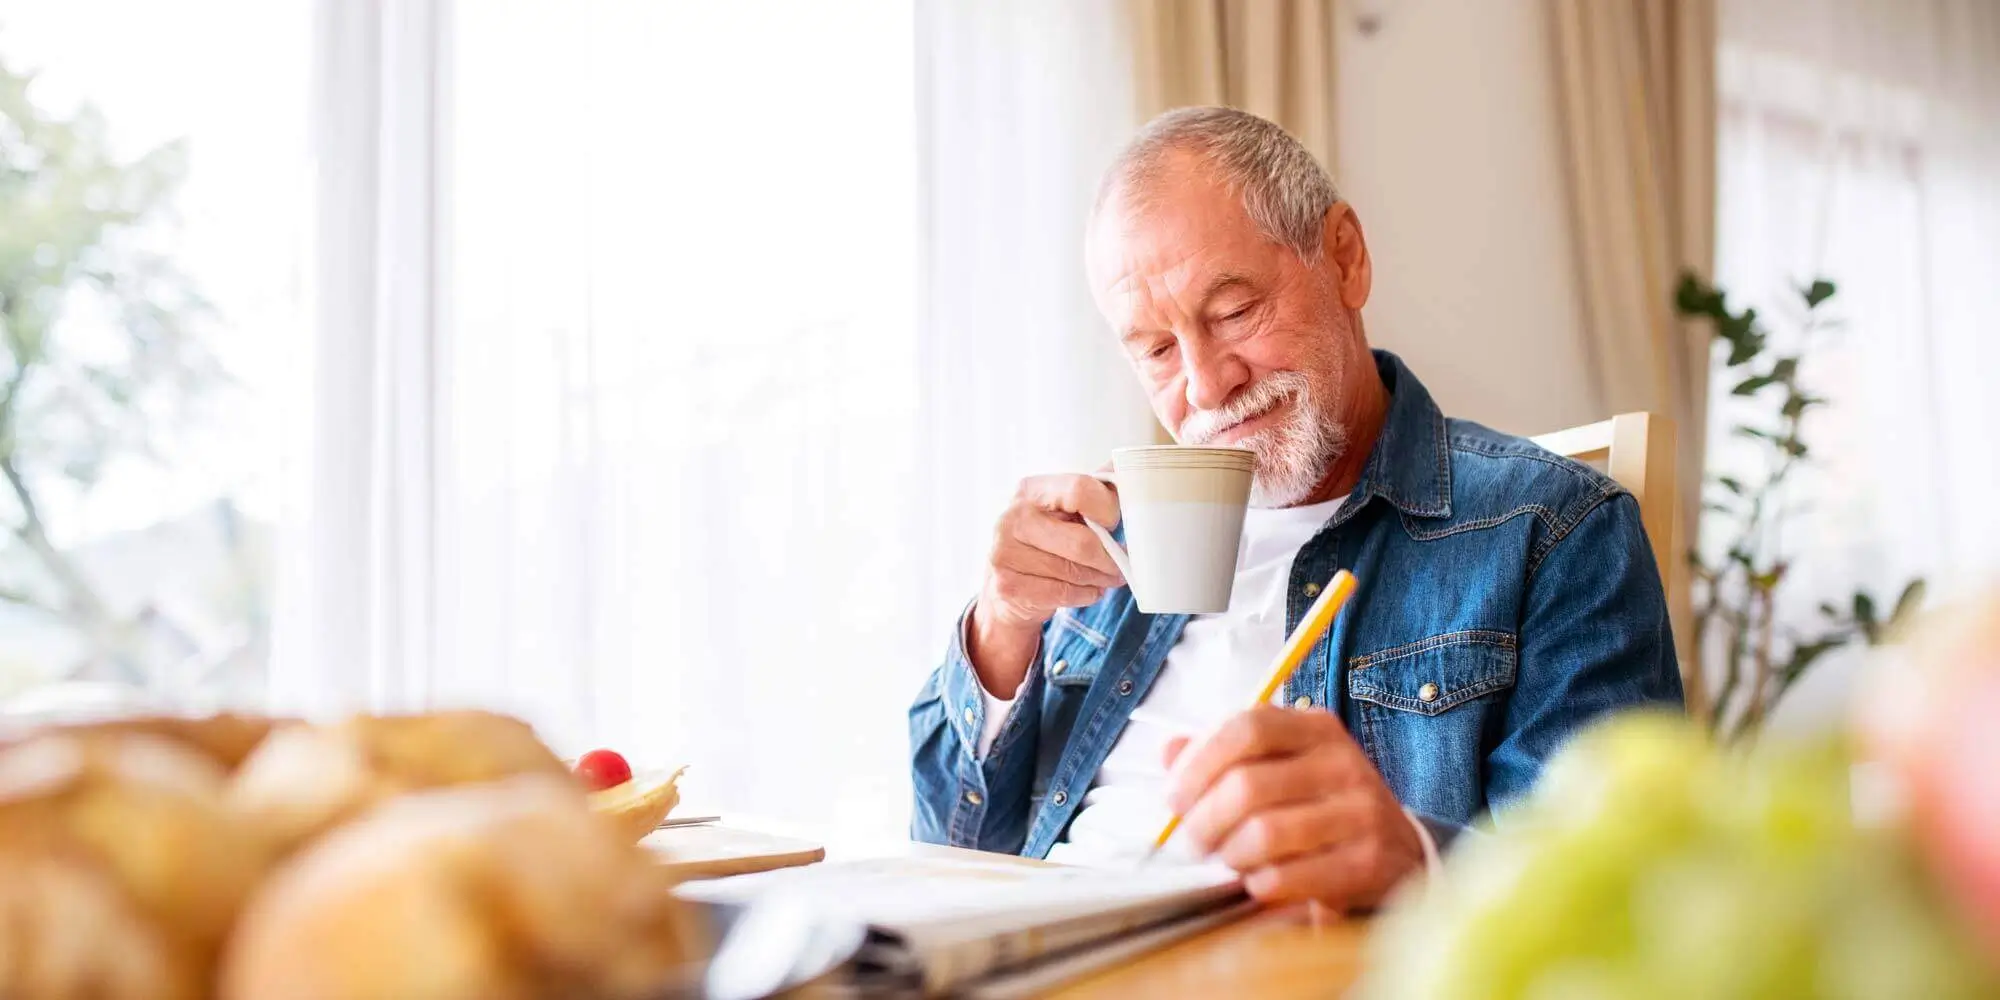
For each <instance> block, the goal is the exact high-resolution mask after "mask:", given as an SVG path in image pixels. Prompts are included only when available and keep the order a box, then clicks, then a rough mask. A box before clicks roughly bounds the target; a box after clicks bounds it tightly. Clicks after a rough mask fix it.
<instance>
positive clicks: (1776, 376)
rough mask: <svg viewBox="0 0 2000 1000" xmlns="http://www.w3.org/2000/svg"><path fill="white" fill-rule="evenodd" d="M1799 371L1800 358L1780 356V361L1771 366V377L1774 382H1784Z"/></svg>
mask: <svg viewBox="0 0 2000 1000" xmlns="http://www.w3.org/2000/svg"><path fill="white" fill-rule="evenodd" d="M1798 373H1799V359H1798V358H1779V359H1778V363H1777V364H1774V365H1772V366H1771V375H1770V379H1771V381H1773V382H1784V381H1788V380H1790V379H1791V377H1792V376H1794V375H1797V374H1798Z"/></svg>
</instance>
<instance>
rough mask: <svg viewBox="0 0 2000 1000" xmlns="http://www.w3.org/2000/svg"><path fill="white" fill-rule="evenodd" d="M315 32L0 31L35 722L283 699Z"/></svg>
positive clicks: (22, 711)
mask: <svg viewBox="0 0 2000 1000" xmlns="http://www.w3.org/2000/svg"><path fill="white" fill-rule="evenodd" d="M308 13H309V10H308V8H307V5H306V4H305V3H303V2H298V0H235V2H231V0H188V2H184V3H176V4H139V3H119V2H113V0H65V2H63V3H49V4H31V5H14V6H13V8H11V9H10V10H9V12H8V14H7V16H6V18H5V20H4V21H0V65H4V71H0V101H4V102H5V105H4V107H0V219H4V220H5V221H4V222H0V324H4V333H5V345H6V356H5V358H4V359H0V364H4V366H5V368H4V373H0V374H4V375H5V376H6V378H7V380H8V383H7V384H8V395H7V396H6V398H5V401H4V403H0V407H4V415H0V420H4V421H5V422H6V430H7V433H5V434H0V463H4V466H5V469H6V471H7V472H8V473H9V475H8V477H7V482H6V483H5V484H0V524H3V525H4V530H0V588H4V589H0V598H4V600H0V713H4V714H5V715H6V716H7V717H8V721H20V720H21V719H24V718H36V717H44V716H47V715H51V714H62V713H67V712H81V711H98V710H107V709H112V708H116V707H123V706H133V705H146V706H153V707H174V708H183V709H190V710H200V709H206V708H210V707H214V706H218V705H225V704H241V703H254V702H255V701H256V700H257V699H258V698H259V697H260V696H261V694H262V690H263V680H264V672H265V664H266V656H267V649H268V645H269V643H268V637H269V630H268V622H269V609H270V604H271V596H272V595H271V565H272V563H271V557H270V546H271V525H272V522H273V517H274V512H275V507H276V497H275V490H276V488H277V483H278V473H279V469H278V465H277V456H278V455H279V449H280V441H281V440H282V427H283V423H284V419H285V415H284V413H283V411H281V410H280V409H279V408H278V406H277V402H278V400H279V399H281V398H282V396H283V392H282V391H281V389H280V385H281V383H283V382H284V380H286V379H287V378H290V377H292V374H293V373H291V372H290V371H288V369H287V367H286V366H287V365H288V364H289V360H288V359H289V358H290V357H291V348H293V347H295V346H296V345H297V344H298V343H299V342H300V341H299V337H300V334H301V332H302V331H301V317H302V315H303V313H302V309H301V302H302V287H301V267H300V265H301V263H302V261H303V255H302V250H303V248H304V246H305V245H306V240H307V234H306V232H305V224H306V220H307V213H306V207H307V202H306V199H305V197H304V196H305V192H306V184H307V180H308V177H307V174H306V171H305V160H304V154H305V151H306V131H305V129H306V109H307V100H306V84H307V77H306V73H307V70H306V68H305V67H306V66H307V65H308V60H307V58H306V49H305V41H306V36H305V20H306V17H307V15H308ZM218 24H228V25H229V26H230V28H229V30H228V31H227V32H220V31H218V30H216V25H218Z"/></svg>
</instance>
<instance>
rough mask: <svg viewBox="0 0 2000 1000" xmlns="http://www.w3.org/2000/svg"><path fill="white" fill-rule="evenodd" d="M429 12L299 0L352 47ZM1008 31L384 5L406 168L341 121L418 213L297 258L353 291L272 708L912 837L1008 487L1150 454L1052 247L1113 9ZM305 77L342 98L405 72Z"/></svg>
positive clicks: (689, 13) (841, 9) (1060, 241)
mask: <svg viewBox="0 0 2000 1000" xmlns="http://www.w3.org/2000/svg"><path fill="white" fill-rule="evenodd" d="M430 2H442V0H368V2H367V3H363V4H353V5H350V3H349V2H347V0H323V3H324V4H325V5H326V6H327V7H328V8H329V9H335V10H340V11H350V10H352V9H353V8H354V7H363V8H367V9H370V10H373V11H375V12H376V13H377V15H378V18H379V20H378V21H377V22H373V23H375V24H376V25H377V27H378V32H377V34H375V35H374V36H372V37H375V38H378V39H380V38H381V37H382V34H381V32H382V31H386V30H387V29H386V28H382V27H381V26H382V25H405V26H407V25H408V24H410V23H412V21H409V20H403V19H400V18H399V17H398V15H399V14H409V12H410V11H411V10H417V11H429V10H430V8H429V7H428V4H429V3H430ZM1037 9H1038V11H1039V13H1040V14H1042V15H1044V17H1043V18H1042V19H1041V20H1035V19H1034V18H1032V17H1031V16H1030V15H1029V14H1028V13H1025V12H1023V11H1015V12H1001V11H997V10H994V9H991V8H988V9H973V8H972V5H956V4H954V5H930V4H924V5H919V6H913V5H910V4H908V3H896V2H887V0H876V2H871V3H865V4H838V5H834V4H824V3H818V2H810V0H753V2H741V3H733V4H639V3H627V2H617V0H597V2H587V3H564V2H557V0H510V2H505V3H491V4H485V3H482V4H463V3H462V4H457V5H455V10H452V11H451V12H450V17H449V18H437V17H436V16H435V12H434V11H431V12H430V17H431V18H432V19H431V20H424V19H423V18H422V17H419V16H417V15H414V14H409V16H410V17H411V18H414V23H416V24H419V25H421V24H436V25H439V28H438V29H437V31H436V32H435V34H434V35H433V36H431V41H432V42H433V43H434V44H433V45H432V46H431V47H430V49H429V52H430V53H431V57H432V58H431V64H430V66H429V68H428V69H423V70H417V69H411V70H410V72H409V75H408V76H407V77H406V78H405V79H404V81H403V82H405V83H416V84H422V83H424V82H425V81H429V85H430V86H431V87H433V88H435V89H434V90H433V91H432V92H434V93H436V94H438V95H440V96H439V98H438V100H437V101H436V103H435V106H434V107H433V108H432V110H431V113H430V114H429V116H428V117H429V123H430V131H429V132H428V133H426V134H425V135H426V137H427V139H428V144H427V145H426V144H425V143H423V142H415V141H414V140H413V145H412V146H410V147H408V148H409V149H410V150H411V151H412V152H411V155H407V156H397V155H392V154H394V153H396V152H397V151H398V150H402V149H404V148H405V147H402V146H392V145H390V141H391V140H392V139H399V138H400V137H401V133H400V132H398V131H397V130H396V129H395V124H396V122H395V120H393V116H392V115H390V114H389V113H387V112H383V111H381V110H380V109H379V108H378V109H377V111H376V112H375V113H376V114H377V118H376V125H377V127H378V131H376V132H373V133H369V132H368V131H367V130H366V129H365V128H363V127H361V126H358V125H357V126H356V130H355V131H350V132H342V133H339V134H338V136H337V138H340V139H341V140H342V143H340V144H339V145H340V152H339V153H338V154H336V155H346V156H349V157H351V160H350V161H347V162H346V163H345V166H346V167H347V168H351V169H354V170H360V171H362V172H363V173H364V174H365V173H367V171H369V170H371V169H372V170H374V171H376V172H378V173H379V174H380V177H379V179H378V180H377V181H376V182H375V183H376V187H375V188H374V189H372V190H370V191H363V192H358V193H356V196H355V202H354V205H353V207H358V208H361V209H370V208H371V206H372V212H373V213H374V214H375V215H377V216H381V215H393V216H394V221H395V223H396V224H397V225H401V224H402V223H405V222H408V223H410V224H411V228H410V229H407V230H405V229H401V228H396V229H393V231H390V232H387V234H386V235H384V236H382V238H379V239H374V240H361V239H344V240H336V239H328V240H327V241H326V242H325V243H324V247H325V249H326V250H327V251H328V252H330V253H335V254H338V255H343V258H344V260H345V261H346V262H347V263H346V264H345V265H343V266H346V267H351V268H356V269H359V270H361V271H362V272H364V273H366V274H369V275H373V276H375V277H374V281H375V284H373V285H368V284H365V283H360V282H359V281H358V279H354V280H355V281H356V284H355V285H353V286H351V288H350V291H352V292H353V294H352V295H348V296H343V297H342V298H341V300H340V301H341V302H342V303H344V305H343V306H342V307H341V308H334V307H333V306H332V305H331V304H330V305H329V306H328V307H327V308H324V309H322V311H321V313H320V316H321V319H322V324H321V328H320V329H319V331H318V337H319V354H320V355H321V356H322V358H323V359H324V363H325V364H327V365H328V366H329V368H330V372H331V373H330V374H326V375H323V376H322V377H321V378H320V379H319V380H318V381H319V386H318V388H319V390H320V392H319V396H320V401H319V402H318V404H317V406H316V410H315V413H316V416H317V419H316V421H315V422H314V425H313V426H314V428H315V430H316V432H317V440H316V441H315V442H314V446H315V448H317V449H319V450H318V451H316V452H315V454H316V455H319V454H323V455H326V456H328V457H327V458H325V459H323V460H322V461H321V462H320V465H321V466H322V474H321V475H320V476H319V477H318V478H317V479H316V480H315V481H314V482H312V483H311V484H309V486H308V487H307V488H305V489H302V490H301V496H300V498H299V501H300V502H299V504H298V505H297V509H298V512H299V513H300V515H301V516H300V517H298V518H296V519H295V525H296V527H295V530H294V531H293V532H292V533H291V535H290V536H288V537H290V538H292V539H293V545H292V549H291V552H292V555H293V556H294V557H295V558H294V560H293V562H294V563H295V564H296V565H298V566H299V567H301V569H300V571H299V572H298V573H297V574H296V575H297V576H299V577H301V578H302V579H304V580H306V581H309V582H315V583H317V584H319V585H318V586H317V587H294V588H292V589H291V590H289V591H283V592H281V593H280V602H281V608H286V609H290V610H289V611H288V612H285V619H284V620H285V621H286V622H289V626H288V627H287V628H286V631H285V633H284V635H285V638H284V645H283V651H285V652H288V653H290V654H291V655H288V656H287V655H280V656H279V657H278V659H277V662H276V664H275V665H274V669H275V671H276V672H277V674H278V675H279V678H280V690H281V692H283V693H286V694H287V695H288V696H289V697H290V700H291V701H292V702H293V703H294V704H298V705H302V706H303V707H305V708H307V709H309V710H314V711H331V710H334V709H337V708H344V707H354V706H359V705H390V706H400V705H439V704H483V705H492V706H496V707H500V708H504V709H508V710H511V711H515V712H519V713H521V714H523V715H525V716H526V717H528V718H530V719H531V720H533V721H534V722H535V723H536V724H537V726H538V727H540V729H541V730H542V732H543V734H544V736H545V737H547V738H549V739H550V740H551V741H552V742H553V743H555V744H556V745H557V746H558V748H559V749H563V750H566V751H575V750H579V749H583V748H586V747H588V746H592V745H604V746H613V747H617V748H619V749H621V750H624V751H626V752H627V753H628V754H629V755H631V756H632V757H634V758H635V759H636V760H638V761H640V762H641V763H642V764H645V763H654V764H665V763H669V762H687V763H691V764H692V765H694V770H693V771H691V772H690V776H689V779H688V786H689V798H690V805H691V807H695V806H699V807H702V808H710V807H712V808H716V809H720V810H722V811H723V812H725V814H729V815H736V816H739V817H741V816H745V815H754V816H756V817H759V818H761V819H764V820H767V821H775V822H777V823H779V824H788V823H789V824H796V825H799V826H801V827H804V828H807V829H810V830H813V831H815V832H818V833H821V834H829V833H842V832H849V833H871V834H882V833H895V832H898V831H900V830H902V829H903V828H904V825H905V823H906V821H907V812H908V798H907V796H908V787H907V786H908V778H907V773H906V771H907V765H906V756H905V753H906V741H907V728H906V724H905V721H904V711H905V708H906V707H907V705H908V703H909V701H910V700H911V698H912V697H913V696H914V695H915V693H916V689H917V687H918V685H919V683H920V682H921V679H922V677H923V676H924V674H925V673H926V672H927V671H928V670H929V669H930V667H931V666H932V664H933V663H934V662H935V660H936V658H937V656H938V654H939V652H940V651H941V648H942V642H943V638H944V635H945V629H946V626H947V625H948V624H949V621H950V619H951V616H952V615H953V613H955V611H956V610H957V608H958V606H959V605H960V604H962V603H963V601H964V600H965V599H966V597H967V596H969V594H970V592H971V585H972V583H973V581H974V580H975V579H976V577H975V574H976V570H977V565H978V558H979V556H980V554H981V552H982V550H983V549H984V547H985V544H986V541H987V538H988V537H989V530H990V527H989V526H990V518H991V516H992V514H993V513H994V512H995V511H997V509H998V507H999V505H1000V503H1001V502H1003V501H1004V500H1005V498H1006V496H1007V493H1008V488H1009V487H1010V485H1011V482H1012V480H1013V478H1014V477H1016V476H1018V475H1020V474H1022V473H1025V472H1027V471H1032V470H1034V469H1039V468H1049V467H1058V468H1060V467H1072V468H1083V467H1088V466H1091V465H1094V464H1096V462H1097V461H1100V460H1101V455H1102V453H1103V451H1104V449H1106V448H1108V447H1110V446H1111V445H1114V444H1118V443H1123V442H1126V441H1131V440H1144V439H1145V437H1146V435H1147V429H1146V424H1145V419H1144V410H1143V404H1141V403H1139V402H1138V401H1137V400H1136V395H1135V394H1134V391H1133V390H1131V389H1130V388H1128V387H1127V383H1129V381H1130V377H1129V376H1128V375H1126V374H1125V373H1124V372H1123V370H1122V369H1121V368H1120V367H1119V364H1120V363H1119V362H1117V360H1116V358H1115V355H1113V354H1111V353H1110V350H1109V345H1108V339H1109V338H1108V337H1107V336H1106V335H1105V334H1104V333H1103V332H1102V331H1101V330H1099V329H1097V321H1096V320H1095V318H1094V315H1093V313H1092V312H1091V310H1090V305H1089V299H1088V295H1087V294H1086V293H1085V291H1084V289H1083V285H1082V279H1081V267H1080V263H1079V254H1080V250H1079V242H1080V237H1081V227H1082V220H1083V209H1084V207H1085V206H1086V205H1087V199H1088V197H1089V192H1090V190H1091V186H1092V184H1093V181H1094V174H1095V171H1096V168H1097V167H1098V166H1099V165H1100V164H1101V162H1102V159H1103V158H1106V157H1108V155H1109V152H1108V151H1109V150H1110V149H1112V148H1114V147H1115V144H1116V142H1117V141H1118V139H1119V138H1120V136H1121V134H1122V132H1123V130H1124V129H1125V127H1126V124H1127V123H1126V122H1124V121H1123V120H1122V119H1120V118H1119V116H1120V115H1122V114H1123V113H1124V111H1125V108H1124V105H1123V104H1122V103H1121V101H1122V100H1123V98H1122V96H1121V95H1120V94H1119V93H1117V92H1115V91H1104V92H1097V91H1092V90H1089V89H1087V88H1086V89H1078V88H1077V87H1075V86H1073V85H1071V84H1070V83H1068V82H1066V81H1075V80H1078V79H1079V78H1086V79H1096V77H1089V76H1088V74H1090V73H1101V74H1102V75H1103V79H1107V80H1108V79H1114V78H1117V73H1116V72H1115V71H1114V70H1112V69H1107V68H1104V67H1106V65H1107V60H1106V58H1105V56H1106V53H1105V52H1103V51H1100V49H1101V48H1104V47H1109V48H1110V50H1111V51H1112V52H1115V51H1116V49H1115V45H1114V44H1113V43H1114V42H1115V37H1114V36H1112V35H1110V34H1108V32H1109V31H1110V30H1111V26H1112V24H1113V21H1112V19H1111V16H1112V14H1114V13H1115V11H1114V10H1113V9H1112V7H1111V5H1110V4H1109V3H1098V4H1095V5H1077V6H1075V7H1072V6H1070V5H1065V4H1055V3H1046V4H1041V5H1039V6H1038V8H1037ZM397 37H399V36H397ZM327 42H328V44H332V43H333V39H332V38H331V37H330V38H329V39H327ZM383 47H384V48H385V49H389V48H392V46H389V45H388V44H386V43H385V44H384V45H383ZM338 54H339V52H338V50H336V51H335V52H333V53H331V54H330V55H331V56H337V55H338ZM1111 62H1112V63H1115V60H1112V61H1111ZM327 65H328V67H329V72H330V74H331V75H332V76H333V77H334V78H332V79H329V80H328V86H329V90H331V91H335V92H338V93H341V94H345V95H348V99H349V100H350V101H365V100H366V98H365V97H364V96H358V95H360V94H363V93H365V88H359V89H357V88H356V87H355V86H353V85H355V84H358V83H361V82H364V81H366V80H367V79H369V78H371V74H378V73H382V74H386V73H391V72H394V71H396V70H398V69H401V68H404V67H401V64H398V63H396V62H395V61H394V60H391V59H388V58H380V59H378V60H376V62H375V63H373V64H372V65H368V66H361V67H359V68H356V67H353V66H350V65H348V64H347V63H342V62H339V61H337V59H335V58H332V57H330V58H329V60H328V62H327ZM341 72H349V73H353V74H359V75H358V76H355V75H349V76H346V77H341V76H340V73H341ZM342 84H347V85H348V86H345V87H343V86H342ZM419 92H420V93H421V92H423V91H422V90H421V88H420V90H419ZM1100 106H1102V107H1108V108H1111V109H1112V110H1111V111H1109V112H1103V111H1102V110H1101V108H1100ZM338 111H339V109H330V110H328V111H326V114H327V116H328V118H329V120H330V121H332V122H333V123H335V124H336V125H340V124H343V123H345V122H347V121H348V119H346V118H342V117H340V115H339V113H338ZM407 111H408V109H407V108H402V107H398V108H396V109H395V113H397V114H401V113H406V112H407ZM362 115H363V112H355V117H357V118H358V117H361V116H362ZM371 144H372V145H371ZM417 151H421V152H422V154H423V155H416V152H417ZM340 162H341V161H338V160H336V159H332V158H330V159H329V160H328V165H329V167H332V166H334V165H336V164H339V163H340ZM343 191H344V188H343V187H342V184H340V183H336V182H332V181H329V182H327V183H325V184H323V185H322V192H323V193H328V194H341V193H342V192H343ZM394 192H405V193H409V194H412V195H416V194H428V195H429V197H430V201H429V202H428V203H419V204H411V203H408V202H397V203H395V207H396V208H397V209H398V211H394V212H392V211H390V202H389V201H388V199H389V197H390V195H391V194H392V193H394ZM371 198H372V200H370V199H371ZM402 210H407V212H405V211H402ZM335 214H336V215H337V216H338V218H335V219H332V220H329V224H330V225H333V224H336V223H341V222H342V221H343V220H345V219H347V218H350V217H349V216H344V215H339V213H335ZM426 227H427V228H426ZM335 229H336V232H335V233H334V234H333V235H335V236H338V235H340V233H341V232H342V231H341V230H339V229H338V226H335ZM391 239H393V240H394V245H387V244H388V243H389V242H390V241H391ZM328 274H330V275H331V276H332V277H333V278H336V279H337V278H341V277H346V276H347V272H345V271H341V270H340V269H339V268H338V267H333V268H330V269H329V270H328ZM410 281H414V282H417V288H415V289H412V288H410V287H409V286H408V285H406V284H404V283H405V282H410ZM329 283H330V284H331V283H332V281H331V280H330V281H329ZM418 289H420V290H421V291H422V292H423V293H424V295H427V296H428V298H422V297H418V298H416V299H405V298H401V297H399V296H398V295H397V294H395V293H396V292H397V291H399V290H401V291H405V292H408V293H409V294H411V295H416V292H417V290H418ZM363 293H366V294H367V296H369V298H357V296H361V295H362V294H363ZM368 301H372V302H373V303H374V304H373V305H372V306H371V305H357V304H356V303H357V302H368ZM406 390H407V391H406ZM1121 391H1122V392H1123V393H1125V395H1123V396H1121V395H1119V393H1120V392H1121Z"/></svg>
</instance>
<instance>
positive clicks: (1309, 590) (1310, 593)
mask: <svg viewBox="0 0 2000 1000" xmlns="http://www.w3.org/2000/svg"><path fill="white" fill-rule="evenodd" d="M1299 589H1300V590H1303V591H1305V594H1306V596H1307V597H1318V596H1319V584H1317V583H1308V584H1306V585H1305V586H1303V587H1300V588H1299Z"/></svg>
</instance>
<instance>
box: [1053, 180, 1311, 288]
mask: <svg viewBox="0 0 2000 1000" xmlns="http://www.w3.org/2000/svg"><path fill="white" fill-rule="evenodd" d="M1284 252H1285V251H1284V250H1283V248H1282V247H1281V246H1280V245H1279V244H1277V243H1276V242H1274V241H1272V240H1270V239H1269V238H1267V237H1266V236H1264V234H1263V233H1261V232H1260V231H1259V230H1258V229H1257V226H1256V223H1254V222H1253V221H1251V219H1250V215H1249V213H1248V212H1247V211H1246V210H1245V209H1244V207H1243V199H1242V198H1241V197H1240V196H1239V195H1238V194H1237V193H1236V192H1235V191H1234V190H1232V189H1231V188H1230V187H1229V186H1228V185H1226V184H1223V183H1221V182H1220V181H1218V180H1216V179H1214V178H1213V177H1211V176H1208V175H1207V173H1206V171H1201V170H1187V169H1185V168H1183V169H1171V168H1170V169H1166V170H1162V171H1160V172H1159V173H1157V174H1156V175H1155V176H1153V177H1151V178H1148V179H1146V180H1144V181H1142V182H1139V183H1137V184H1121V185H1119V186H1116V187H1114V188H1112V189H1111V190H1110V191H1108V192H1107V193H1106V195H1105V198H1104V200H1103V203H1102V204H1100V205H1099V206H1098V209H1097V212H1096V213H1095V215H1094V216H1093V217H1092V220H1091V225H1090V230H1089V234H1088V237H1087V240H1086V244H1085V267H1086V271H1087V273H1088V275H1089V280H1090V288H1091V293H1092V295H1094V296H1095V297H1096V299H1097V305H1098V309H1099V310H1101V311H1102V312H1103V313H1104V314H1105V318H1106V319H1108V320H1110V321H1111V322H1112V324H1113V325H1114V326H1121V325H1125V324H1129V323H1132V322H1134V321H1136V320H1138V319H1140V318H1141V317H1142V315H1143V314H1146V313H1149V312H1151V311H1153V310H1155V309H1159V308H1163V307H1166V306H1167V305H1168V303H1175V304H1177V305H1178V306H1179V307H1180V308H1192V307H1193V306H1194V305H1196V303H1195V302H1193V301H1191V297H1193V296H1197V295H1199V294H1200V293H1201V292H1202V291H1203V290H1204V289H1206V288H1208V287H1209V286H1210V285H1212V284H1213V283H1214V281H1215V279H1216V278H1217V277H1218V276H1221V275H1225V274H1239V275H1250V274H1255V273H1257V272H1260V271H1262V270H1265V269H1267V268H1268V267H1270V266H1271V262H1272V259H1273V257H1274V255H1281V254H1283V253H1284ZM1163 300H1164V301H1163Z"/></svg>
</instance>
